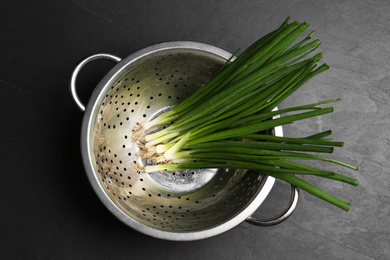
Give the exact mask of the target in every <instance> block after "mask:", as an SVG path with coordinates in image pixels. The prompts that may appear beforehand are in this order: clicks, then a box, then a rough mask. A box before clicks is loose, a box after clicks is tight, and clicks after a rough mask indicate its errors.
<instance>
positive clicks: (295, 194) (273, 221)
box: [246, 185, 299, 226]
mask: <svg viewBox="0 0 390 260" xmlns="http://www.w3.org/2000/svg"><path fill="white" fill-rule="evenodd" d="M290 186H291V197H290V201H289V203H288V206H287V208H286V209H285V210H283V211H282V212H281V213H280V214H278V215H276V216H274V217H271V218H267V219H261V218H258V217H254V216H249V217H248V218H247V219H246V221H247V222H248V223H251V224H253V225H256V226H274V225H277V224H280V223H282V222H283V221H285V220H286V219H287V218H288V217H289V216H291V214H292V213H293V212H294V210H295V207H296V206H297V204H298V198H299V190H298V189H297V188H296V187H295V186H294V185H290Z"/></svg>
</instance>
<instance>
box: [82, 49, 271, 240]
mask: <svg viewBox="0 0 390 260" xmlns="http://www.w3.org/2000/svg"><path fill="white" fill-rule="evenodd" d="M230 56H231V54H230V53H228V52H226V51H224V50H221V49H219V48H216V47H214V46H210V45H207V44H203V43H195V42H169V43H163V44H158V45H154V46H151V47H148V48H145V49H143V50H141V51H138V52H136V53H134V54H132V55H130V56H128V57H126V58H125V59H123V60H122V61H121V62H119V63H118V64H117V65H116V66H115V67H113V69H112V70H111V71H110V72H109V73H108V74H107V75H105V76H104V78H103V79H102V80H101V82H100V83H99V84H98V85H97V87H96V88H95V90H94V92H93V94H92V96H91V98H90V101H89V103H88V105H87V107H86V110H85V115H84V119H83V126H82V140H81V143H82V155H83V162H84V166H85V168H86V171H87V174H88V177H89V179H90V182H91V184H92V186H93V188H94V190H95V191H96V193H97V194H98V196H99V197H100V199H101V200H102V202H103V203H104V204H105V205H106V207H107V208H108V209H109V210H110V211H111V212H112V213H113V214H114V215H115V216H116V217H118V218H119V219H120V220H122V221H123V222H124V223H126V224H127V225H129V226H130V227H132V228H134V229H136V230H138V231H140V232H142V233H145V234H148V235H151V236H154V237H158V238H163V239H169V240H196V239H202V238H207V237H210V236H215V235H218V234H220V233H223V232H225V231H227V230H229V229H231V228H233V227H234V226H237V225H238V224H240V223H241V222H242V221H244V220H245V219H246V218H247V217H248V216H250V215H251V214H252V213H253V212H254V211H255V210H256V209H257V208H258V207H259V206H260V204H261V203H262V201H263V200H264V199H265V198H266V196H267V195H268V193H269V191H270V189H271V188H272V186H273V183H274V179H273V178H272V177H266V176H264V175H261V174H259V173H257V172H251V171H244V170H239V169H238V170H227V169H204V170H200V169H198V170H183V171H175V172H168V171H164V172H155V173H149V174H148V173H143V172H142V171H140V168H139V166H143V165H145V163H146V162H145V159H143V158H142V157H140V156H139V147H138V146H137V144H136V143H133V142H132V138H131V137H132V133H133V129H134V126H136V125H137V124H142V123H144V122H147V121H150V120H152V119H153V118H155V117H156V116H158V115H159V114H161V113H163V112H164V111H167V110H169V109H170V108H172V107H173V106H175V105H176V104H178V103H179V102H180V101H182V100H184V99H185V98H186V97H188V96H189V95H190V94H191V93H193V92H194V91H196V90H197V89H198V88H200V87H202V86H203V85H204V84H205V83H206V82H208V81H209V80H210V79H211V78H212V77H213V76H214V75H215V74H216V73H217V72H218V70H219V69H220V68H221V66H222V65H223V64H224V63H225V62H226V60H227V59H229V58H230Z"/></svg>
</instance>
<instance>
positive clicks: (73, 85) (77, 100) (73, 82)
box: [69, 53, 122, 112]
mask: <svg viewBox="0 0 390 260" xmlns="http://www.w3.org/2000/svg"><path fill="white" fill-rule="evenodd" d="M101 59H105V60H111V61H114V62H120V61H121V60H122V59H121V58H119V57H117V56H115V55H111V54H107V53H98V54H94V55H91V56H89V57H87V58H85V59H83V60H82V61H80V62H79V64H77V66H76V67H75V68H74V69H73V72H72V77H71V79H70V86H69V87H70V93H71V94H72V97H73V100H74V102H75V103H76V105H77V106H78V107H79V108H80V110H81V111H83V112H84V111H85V106H84V104H83V102H81V100H80V98H79V96H78V95H77V91H76V79H77V75H78V74H79V72H80V70H81V69H82V68H83V67H84V66H85V65H86V64H87V63H89V62H91V61H94V60H101Z"/></svg>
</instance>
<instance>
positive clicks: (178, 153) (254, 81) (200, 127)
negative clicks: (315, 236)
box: [135, 18, 358, 211]
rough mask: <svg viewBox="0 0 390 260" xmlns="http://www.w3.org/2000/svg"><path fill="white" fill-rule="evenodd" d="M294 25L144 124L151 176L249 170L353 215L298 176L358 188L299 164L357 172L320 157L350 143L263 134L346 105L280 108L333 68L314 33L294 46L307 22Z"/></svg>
mask: <svg viewBox="0 0 390 260" xmlns="http://www.w3.org/2000/svg"><path fill="white" fill-rule="evenodd" d="M289 20H290V18H287V19H286V20H285V21H284V22H283V24H282V25H281V26H280V27H279V28H278V29H276V30H275V31H273V32H271V33H269V34H267V35H265V36H264V37H262V38H261V39H259V40H258V41H256V42H255V43H254V44H252V45H251V46H250V47H249V48H248V49H246V50H245V51H244V52H242V54H241V55H239V56H238V57H237V58H236V59H233V57H232V58H231V59H229V60H228V61H227V62H226V64H225V65H224V66H223V67H222V68H221V69H220V71H219V72H218V73H217V75H216V76H215V77H214V78H213V79H212V80H211V81H210V82H208V83H207V84H205V85H204V86H203V87H202V88H200V89H199V90H197V91H196V92H195V93H194V94H192V95H191V96H190V97H188V98H187V99H185V100H184V101H183V102H181V103H180V104H178V105H177V106H175V107H174V108H172V109H171V110H169V111H167V112H165V113H163V114H161V115H160V116H158V117H157V118H156V119H154V120H152V121H150V122H147V123H145V124H143V125H142V127H141V129H142V133H141V134H140V131H137V137H136V138H135V140H138V143H139V145H140V146H142V149H141V150H142V151H143V154H142V156H144V157H146V158H147V159H148V160H149V161H152V162H153V164H151V165H147V166H146V167H145V168H144V170H145V172H158V171H163V170H169V171H175V170H180V169H201V168H234V169H248V170H252V171H258V172H260V173H261V174H266V175H270V176H273V177H275V178H278V179H281V180H283V181H286V182H288V183H290V184H293V185H295V186H296V187H298V188H300V189H302V190H305V191H307V192H309V193H312V194H313V195H315V196H317V197H319V198H321V199H323V200H325V201H327V202H330V203H332V204H334V205H336V206H337V207H340V208H342V209H344V210H346V211H348V210H349V207H350V204H349V203H347V202H345V201H342V200H341V199H338V198H336V197H334V196H332V195H330V194H329V193H327V192H325V191H323V190H321V189H319V188H317V187H316V186H314V185H312V184H310V183H308V182H307V181H305V180H303V179H301V178H298V177H297V176H296V174H299V175H316V176H319V177H324V178H328V179H332V180H336V181H342V182H345V183H348V184H352V185H355V186H356V185H358V182H357V180H355V179H353V178H350V177H347V176H345V175H342V174H339V173H335V172H331V171H327V170H323V169H319V168H315V167H311V166H307V165H304V164H301V163H298V162H296V161H295V160H322V161H327V162H331V163H336V164H339V165H343V166H345V167H348V168H351V169H354V170H357V167H355V166H352V165H349V164H347V163H344V162H341V161H338V160H335V159H331V158H328V157H325V156H321V155H318V153H332V152H333V148H334V147H342V146H343V143H342V142H335V141H332V139H329V138H326V137H327V136H329V135H330V134H331V131H330V130H329V131H326V132H322V133H319V134H315V135H312V136H308V137H305V138H288V137H279V136H274V135H270V134H265V133H264V131H266V130H270V129H273V128H275V127H277V126H280V125H285V124H290V123H292V122H294V121H298V120H302V119H307V118H311V117H316V116H321V115H324V114H328V113H331V112H332V111H333V108H332V107H325V108H321V107H320V105H322V104H326V103H331V102H335V101H338V100H339V99H335V100H329V101H323V102H318V103H314V104H308V105H303V106H297V107H292V108H287V109H281V110H277V109H276V107H277V106H278V105H279V104H280V103H281V102H282V101H283V100H284V99H286V98H287V97H288V96H289V95H291V94H292V93H293V92H295V91H296V90H297V89H298V88H299V87H301V86H302V85H303V84H304V83H305V82H307V81H308V80H309V79H311V78H312V77H314V76H316V75H317V74H319V73H321V72H323V71H325V70H327V69H328V68H329V67H328V65H326V64H322V65H320V66H317V63H318V61H320V60H321V58H322V54H321V53H317V54H315V55H314V54H313V55H312V57H309V55H310V54H312V53H313V52H314V51H315V50H316V49H317V47H318V46H319V45H320V41H319V40H313V41H311V37H312V35H313V33H314V32H312V33H310V34H309V35H308V36H307V37H305V38H304V39H302V40H300V41H299V42H297V43H295V42H296V40H297V38H298V37H300V36H301V35H302V33H303V32H304V31H305V30H306V29H307V27H308V24H307V23H301V24H300V23H298V22H292V23H289ZM233 56H234V55H233ZM162 126H164V128H162V129H161V127H162ZM153 129H161V130H159V131H152V130H153ZM140 135H141V136H140Z"/></svg>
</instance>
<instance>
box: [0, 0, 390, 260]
mask: <svg viewBox="0 0 390 260" xmlns="http://www.w3.org/2000/svg"><path fill="white" fill-rule="evenodd" d="M389 12H390V2H388V1H375V0H372V1H363V0H358V1H334V0H331V1H155V0H153V1H149V0H143V1H129V0H126V1H2V2H1V4H0V19H1V22H0V39H1V40H0V60H1V62H0V91H1V95H0V104H1V110H0V122H1V128H0V129H1V130H0V131H1V132H0V133H1V156H0V158H1V159H0V165H1V167H0V169H1V171H0V178H1V182H0V183H1V188H0V206H1V214H0V258H1V259H299V260H300V259H389V258H390V246H389V245H390V217H389V213H390V205H389V200H390V198H389V195H390V190H389V182H390V177H389V174H390V173H389V168H390V163H389V161H390V153H389V146H390V137H389V136H390V117H389V115H390V113H389V112H390V104H389V101H390V100H389V95H390V87H389V84H390V76H389V69H390V65H389V62H388V61H389V60H390V31H389V30H390V29H389V28H390V16H389ZM287 16H291V18H292V19H293V20H298V21H300V22H302V21H307V22H308V23H309V24H310V29H312V30H315V31H316V34H315V37H317V38H319V39H320V40H321V41H322V45H321V46H320V48H319V50H320V51H322V52H323V54H324V59H323V60H324V62H326V63H327V64H329V65H330V67H331V69H330V70H329V71H327V72H326V73H324V74H321V75H320V76H318V77H317V78H315V79H313V81H311V82H310V83H308V84H307V85H305V86H304V87H303V88H302V89H301V90H300V91H299V92H298V93H296V94H294V95H293V96H291V97H290V98H289V99H287V100H286V101H285V102H284V103H283V105H282V107H289V106H293V105H297V104H306V103H312V102H316V101H321V100H325V99H333V98H338V97H340V98H341V99H342V101H341V102H338V103H336V104H335V105H334V107H335V112H334V113H332V114H331V115H327V116H323V117H321V118H315V119H311V120H306V121H303V122H302V123H301V124H292V125H289V126H286V127H285V128H284V132H285V135H286V136H306V135H309V134H313V133H316V132H319V131H324V130H328V129H332V130H333V137H334V138H335V139H337V140H340V141H344V142H345V146H344V147H343V148H342V149H336V151H335V153H334V156H335V157H337V158H340V159H342V160H344V161H347V162H349V163H351V164H354V165H357V166H359V167H360V170H359V171H358V172H353V171H348V170H345V169H342V168H339V167H337V166H334V165H330V166H329V167H330V169H332V170H335V171H343V172H345V173H346V174H348V175H349V176H352V177H354V178H357V179H358V180H359V182H360V185H359V186H358V187H351V186H348V185H342V184H338V183H337V184H334V183H333V182H329V181H324V180H318V179H313V180H312V181H313V182H314V183H315V184H317V185H318V186H320V187H322V188H324V189H325V190H327V191H329V192H331V193H332V194H335V195H337V196H339V197H341V198H343V199H345V200H347V201H350V202H351V204H352V207H351V209H350V211H349V212H348V213H347V212H343V211H342V210H339V209H338V208H335V207H333V206H331V205H328V204H326V203H324V202H322V201H320V200H319V199H317V198H315V197H313V196H311V195H309V194H306V193H304V192H301V196H300V201H299V204H298V206H297V208H296V210H295V212H294V213H293V215H292V216H291V217H290V218H289V219H287V220H286V221H285V222H283V223H282V224H280V225H277V226H274V227H255V226H252V225H250V224H248V223H245V222H244V223H242V224H241V225H239V226H237V227H236V228H234V229H233V230H231V231H229V232H227V233H224V234H222V235H220V236H217V237H214V238H210V239H206V240H202V241H196V242H181V243H180V242H169V241H163V240H158V239H155V238H152V237H148V236H145V235H142V234H140V233H138V232H136V231H134V230H132V229H130V228H128V227H127V226H125V225H124V224H122V223H121V222H120V221H119V220H117V219H116V218H115V217H114V216H113V215H111V214H110V213H109V212H108V211H107V210H106V208H105V207H104V206H103V205H102V203H101V202H100V201H99V200H98V198H97V197H96V195H95V193H94V191H93V190H92V188H91V186H90V184H89V182H88V180H87V177H86V175H85V173H84V169H83V166H82V163H81V155H80V150H79V137H80V133H79V132H80V126H81V121H82V117H83V114H82V112H80V111H79V110H78V108H77V107H76V106H75V104H74V103H73V101H72V99H71V97H70V95H69V91H68V82H69V77H70V74H71V71H72V69H73V67H74V65H75V64H76V63H77V62H78V61H79V60H80V59H81V58H83V57H85V56H87V55H89V54H92V53H98V52H108V53H112V54H115V55H118V56H120V57H125V56H127V55H129V54H131V53H133V52H135V51H137V50H139V49H141V48H144V47H147V46H149V45H152V44H155V43H159V42H165V41H172V40H192V41H199V42H205V43H209V44H212V45H215V46H218V47H221V48H223V49H226V50H228V51H230V52H234V51H235V50H236V49H238V48H242V49H244V48H246V47H248V46H249V44H251V43H252V42H253V41H255V40H256V39H258V38H259V37H260V36H262V35H264V34H265V33H267V32H269V31H270V30H272V29H274V28H276V26H278V25H279V24H280V23H281V22H282V21H283V20H284V19H285V18H286V17H287ZM111 66H112V64H111V63H110V62H106V61H99V62H96V63H93V64H91V65H90V66H88V67H86V68H85V70H83V73H82V74H81V75H80V78H79V81H78V84H79V85H80V86H83V88H81V89H80V96H81V98H82V100H83V101H85V102H86V101H87V100H88V97H89V95H90V93H91V91H92V90H93V88H94V86H95V85H96V83H97V82H98V81H99V80H100V78H101V77H102V76H103V75H104V74H105V73H106V72H107V71H108V70H109V69H110V68H111ZM308 179H310V178H308ZM310 180H311V179H310ZM287 199H288V186H286V185H285V184H283V183H280V182H277V183H276V185H275V187H274V189H273V190H272V192H271V194H270V195H269V197H268V198H267V201H266V202H265V203H264V205H262V206H261V208H260V209H259V210H258V212H257V213H256V215H259V216H270V215H272V214H275V213H277V212H279V211H280V210H282V208H283V206H284V205H285V204H286V203H287V201H286V200H287Z"/></svg>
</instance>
